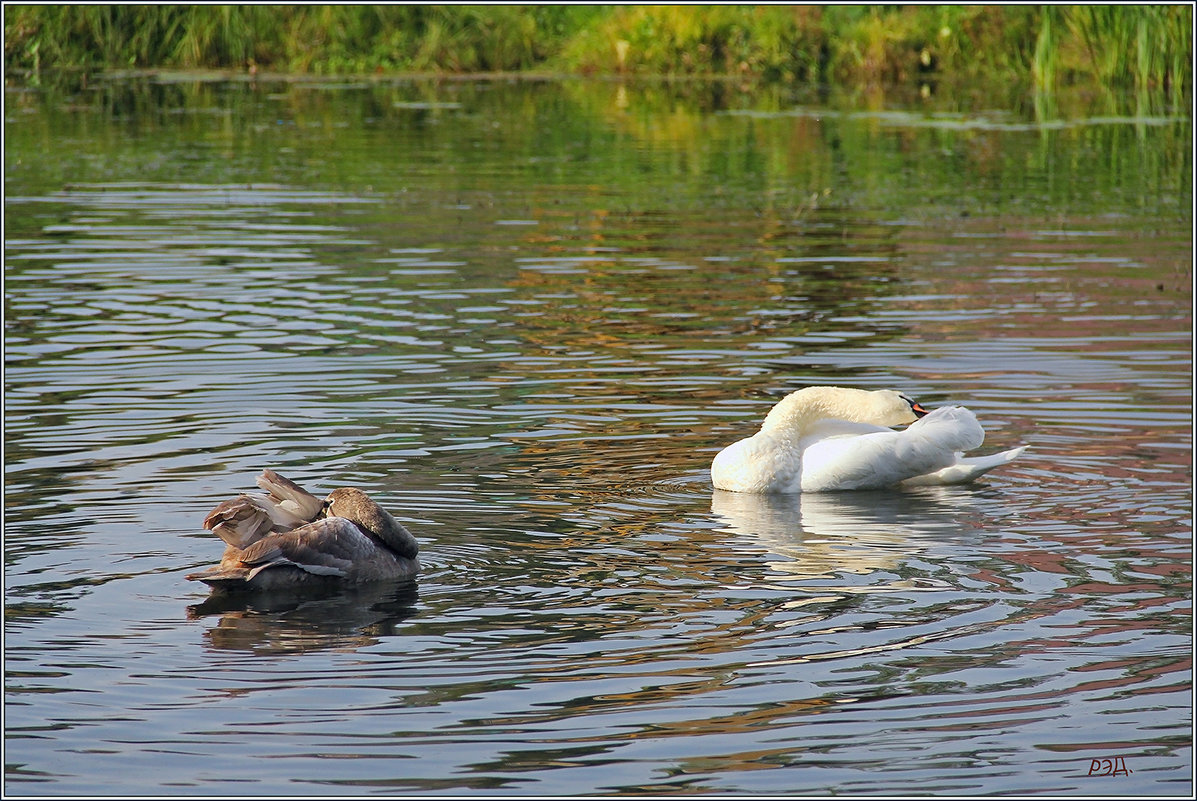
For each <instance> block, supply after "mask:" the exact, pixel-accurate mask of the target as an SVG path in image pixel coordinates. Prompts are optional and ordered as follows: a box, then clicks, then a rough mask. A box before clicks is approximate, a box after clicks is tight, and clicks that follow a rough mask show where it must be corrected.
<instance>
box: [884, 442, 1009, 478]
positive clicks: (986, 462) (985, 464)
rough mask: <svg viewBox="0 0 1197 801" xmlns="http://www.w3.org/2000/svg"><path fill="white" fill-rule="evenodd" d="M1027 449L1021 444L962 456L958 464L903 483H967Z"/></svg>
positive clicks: (1006, 462)
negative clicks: (979, 454) (997, 450)
mask: <svg viewBox="0 0 1197 801" xmlns="http://www.w3.org/2000/svg"><path fill="white" fill-rule="evenodd" d="M1026 449H1027V446H1026V445H1020V446H1019V447H1017V448H1011V449H1010V450H1008V451H1002V452H1001V453H993V454H990V455H989V456H961V457H959V459H958V461H957V462H956V464H954V465H951V466H950V467H945V468H944V469H942V470H937V471H935V472H934V473H924V474H923V475H921V476H915V477H914V478H908V479H906V480H905V481H903V482H902V485H903V486H907V487H925V486H941V485H944V484H967V483H968V482H970V481H975V480H976V479H977V478H979V477H980V476H982V475H984V474H985V473H988V472H989V471H990V470H992V469H993V468H995V467H1001V466H1002V465H1004V464H1008V463H1010V462H1012V461H1014V460H1015V459H1017V458H1018V457H1019V456H1021V455H1022V452H1023V451H1025V450H1026Z"/></svg>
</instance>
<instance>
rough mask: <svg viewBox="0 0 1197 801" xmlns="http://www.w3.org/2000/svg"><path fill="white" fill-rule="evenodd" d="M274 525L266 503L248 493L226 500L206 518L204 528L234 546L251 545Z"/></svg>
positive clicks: (245, 546)
mask: <svg viewBox="0 0 1197 801" xmlns="http://www.w3.org/2000/svg"><path fill="white" fill-rule="evenodd" d="M273 525H274V523H273V521H272V520H271V518H270V514H269V512H268V511H267V510H266V507H265V506H264V504H263V503H262V502H259V501H258V500H257V499H256V498H252V497H250V496H248V495H239V496H237V497H236V498H233V499H232V500H228V501H225V502H224V503H222V504H220V505H219V506H217V507H216V508H215V509H213V510H212V511H211V512H209V513H208V516H207V517H205V518H204V528H206V529H211V531H212V533H213V534H215V535H216V536H218V537H220V538H221V539H222V540H224V541H225V542H227V543H228V544H229V545H232V546H233V547H234V548H247V547H249V546H250V545H252V544H253V543H254V542H257V541H258V540H259V539H261V538H262V537H264V536H266V535H267V534H268V533H269V532H270V529H271V527H272V526H273Z"/></svg>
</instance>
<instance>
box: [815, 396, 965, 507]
mask: <svg viewBox="0 0 1197 801" xmlns="http://www.w3.org/2000/svg"><path fill="white" fill-rule="evenodd" d="M861 430H864V429H861ZM845 432H846V433H843V434H840V435H838V436H831V437H828V438H826V439H819V440H816V441H814V442H811V441H810V440H808V439H804V442H806V443H808V444H807V446H806V448H805V449H804V450H803V451H802V490H803V492H819V491H825V490H852V489H880V488H882V487H889V486H892V485H894V484H897V483H899V482H902V481H905V480H907V479H910V478H914V477H915V476H921V475H924V474H926V473H934V472H936V471H938V470H942V469H944V468H946V467H948V466H950V465H953V464H955V463H956V460H957V459H958V458H959V452H960V451H964V450H968V449H970V448H975V447H977V446H978V445H980V444H981V443H982V442H983V441H984V440H985V431H984V430H983V429H982V428H981V424H980V423H978V422H977V417H976V415H974V414H973V413H972V412H970V411H969V410H968V409H965V408H964V407H963V406H942V407H940V408H938V409H935V410H934V411H932V412H931V413H930V414H928V415H927V416H926V417H923V418H921V419H920V420H918V421H917V422H915V423H911V424H910V426H908V427H907V428H906V429H905V430H903V431H892V430H889V429H884V430H880V431H873V432H871V433H864V434H858V435H853V434H852V433H848V430H847V429H845Z"/></svg>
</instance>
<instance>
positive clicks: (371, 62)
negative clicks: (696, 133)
mask: <svg viewBox="0 0 1197 801" xmlns="http://www.w3.org/2000/svg"><path fill="white" fill-rule="evenodd" d="M4 14H5V19H4V29H5V60H6V64H7V69H8V72H9V76H8V77H9V78H13V77H18V78H20V77H23V76H32V77H34V78H36V76H38V75H39V74H41V73H43V72H45V71H50V70H78V71H100V70H111V69H128V68H139V69H212V68H218V69H239V70H254V69H264V70H271V71H278V72H290V73H316V74H347V73H356V74H361V73H379V72H382V73H392V72H410V71H420V72H429V71H431V72H479V71H518V70H530V69H537V70H549V71H557V72H566V73H580V74H611V73H624V74H652V75H671V76H672V75H736V76H740V77H742V78H745V79H752V80H786V81H801V82H807V83H832V82H858V83H859V82H877V83H891V82H906V81H914V80H928V79H940V78H943V79H962V80H1002V81H1015V82H1020V83H1025V85H1027V86H1028V88H1030V87H1031V86H1035V87H1037V88H1039V89H1041V90H1042V89H1047V90H1050V89H1051V88H1053V87H1054V86H1056V85H1059V84H1061V83H1074V82H1084V81H1091V82H1094V83H1097V84H1100V85H1104V86H1108V87H1126V88H1138V89H1152V90H1157V91H1162V92H1164V93H1165V94H1167V95H1168V96H1170V97H1172V98H1182V97H1185V96H1187V94H1188V93H1189V92H1190V91H1191V86H1190V84H1191V74H1190V62H1191V53H1192V9H1191V7H1190V6H1182V5H1172V6H1017V5H1016V6H577V5H550V6H423V5H416V6H406V5H405V6H366V5H361V6H359V5H350V6H253V5H249V6H196V5H189V6H174V5H161V6H152V5H137V6H70V5H66V6H61V5H59V6H53V5H44V6H7V7H6V8H5V12H4Z"/></svg>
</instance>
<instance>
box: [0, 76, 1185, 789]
mask: <svg viewBox="0 0 1197 801" xmlns="http://www.w3.org/2000/svg"><path fill="white" fill-rule="evenodd" d="M6 99H7V103H6V109H5V113H6V123H7V124H6V144H5V150H6V153H5V163H6V171H5V189H6V200H5V223H6V226H5V278H6V284H5V358H6V375H5V401H4V403H5V440H4V441H5V532H4V543H5V566H6V575H5V596H6V598H5V600H6V606H5V646H6V654H5V655H6V662H5V667H6V684H5V690H6V692H5V698H6V707H5V736H6V757H5V759H6V765H5V775H6V789H7V792H8V793H10V794H34V795H63V794H76V793H94V792H97V791H99V792H106V793H116V794H129V793H138V792H149V793H153V794H164V793H171V794H201V793H202V794H249V795H254V794H259V795H260V794H277V793H286V794H374V793H377V794H428V793H465V792H492V793H500V794H554V793H559V794H584V793H604V794H606V793H643V794H668V793H708V792H709V793H742V794H763V793H818V794H830V793H835V794H858V793H885V792H904V793H909V792H918V793H925V794H991V793H999V792H1002V793H1036V794H1045V795H1046V794H1075V795H1082V796H1091V795H1095V794H1097V795H1141V794H1156V795H1159V794H1169V795H1171V794H1175V795H1188V794H1189V793H1190V792H1191V791H1192V786H1191V782H1190V771H1191V764H1192V763H1191V759H1192V752H1191V749H1190V731H1191V724H1192V720H1191V714H1190V707H1191V703H1192V691H1191V675H1192V674H1191V662H1190V654H1191V645H1192V642H1191V638H1192V629H1191V617H1190V615H1191V608H1190V606H1191V604H1190V601H1191V594H1192V593H1191V591H1192V583H1191V560H1190V549H1191V515H1192V469H1191V466H1192V461H1191V459H1192V457H1191V446H1192V438H1191V423H1192V420H1191V415H1190V412H1191V403H1192V396H1191V386H1192V383H1191V382H1192V361H1191V347H1192V337H1191V333H1192V317H1191V305H1192V293H1191V280H1192V279H1191V270H1190V267H1191V261H1192V245H1191V228H1192V187H1191V183H1190V180H1189V177H1190V176H1191V174H1192V161H1191V152H1190V142H1191V123H1190V121H1189V119H1188V118H1187V116H1182V115H1176V114H1171V113H1160V114H1153V115H1144V114H1142V113H1137V114H1133V115H1126V114H1121V115H1120V114H1117V113H1110V112H1109V111H1108V110H1102V109H1095V108H1090V107H1084V108H1080V109H1079V110H1069V111H1059V112H1057V113H1056V114H1055V115H1054V116H1051V117H1050V118H1044V117H1043V113H1044V112H1043V111H1042V110H1040V111H1039V112H1038V115H1039V116H1037V112H1036V111H1035V110H1033V109H1030V110H1028V109H1017V108H1015V109H999V110H993V109H990V108H988V107H981V106H978V105H977V101H971V100H968V99H966V98H965V99H960V100H959V102H958V105H957V106H952V105H950V104H949V101H947V100H940V99H936V98H931V99H930V100H924V101H919V102H914V103H909V104H903V103H898V102H896V101H890V102H889V103H885V102H881V101H878V100H876V98H863V99H853V98H842V99H839V100H836V99H834V98H832V99H828V98H823V99H820V100H811V99H804V98H798V97H790V96H784V95H777V94H766V95H752V94H740V93H738V92H737V91H736V90H734V89H732V88H731V87H726V86H716V87H697V86H683V87H669V86H661V85H653V86H640V87H638V86H621V85H617V84H607V83H574V82H528V83H502V82H479V83H469V82H460V83H445V84H435V83H420V82H410V83H409V82H400V83H368V84H353V83H344V84H302V83H297V84H277V85H276V84H262V85H249V84H220V83H193V82H191V81H188V80H182V81H176V82H129V83H111V84H99V85H96V86H93V87H91V88H88V89H84V90H80V91H79V92H76V93H73V94H70V95H61V94H54V93H52V92H40V93H33V92H21V91H15V90H11V89H10V90H9V92H8V93H7V98H6ZM826 383H835V384H850V385H855V386H861V387H866V388H881V387H896V388H900V389H903V390H905V391H906V392H908V393H910V394H911V395H913V396H915V397H917V398H919V399H920V400H921V401H922V402H923V403H925V404H927V405H929V406H934V405H937V404H940V403H944V402H949V401H951V402H959V403H964V404H966V405H968V406H969V407H970V408H972V409H973V410H974V411H976V412H977V413H978V415H979V416H980V418H981V420H982V422H983V424H984V425H985V428H986V431H987V442H986V446H985V448H986V449H989V450H997V449H1000V448H1006V447H1013V446H1014V445H1018V444H1022V443H1029V444H1030V445H1031V449H1030V450H1029V451H1028V453H1027V454H1026V455H1025V456H1024V457H1023V458H1022V459H1020V460H1019V461H1017V462H1015V463H1014V464H1013V465H1010V466H1008V467H1006V468H1003V469H1000V470H998V471H995V472H993V473H990V474H989V475H987V476H986V477H985V479H984V480H983V481H982V482H979V483H977V484H974V485H971V486H964V487H952V488H940V489H924V490H918V491H907V492H896V491H895V492H867V493H843V494H828V495H807V496H802V497H793V498H784V497H779V498H770V497H751V496H742V495H736V494H731V493H724V492H720V491H715V490H713V489H712V487H711V483H710V479H709V476H708V473H707V468H708V466H709V463H710V460H711V458H712V457H713V455H714V454H715V453H716V452H717V451H718V449H719V448H720V447H722V446H723V445H725V444H727V443H729V442H731V441H733V440H735V439H738V438H740V437H743V436H747V435H748V434H749V433H751V432H752V431H754V430H755V427H756V426H757V425H758V424H759V421H760V419H761V417H762V416H763V415H764V413H765V412H766V411H767V410H768V408H769V407H770V406H771V405H772V403H774V402H775V401H776V400H778V399H779V398H780V397H781V396H782V395H784V394H785V393H786V392H788V391H791V390H793V389H797V388H799V387H802V386H806V385H810V384H826ZM264 467H273V468H276V469H277V470H279V471H280V472H282V473H283V474H285V475H287V476H289V477H291V478H293V479H294V480H296V481H297V482H299V483H300V484H303V485H305V486H306V487H308V488H309V489H311V490H313V491H314V492H317V493H320V494H323V493H325V492H327V491H329V490H330V489H332V488H334V487H337V486H344V485H356V486H361V487H363V488H366V489H367V490H369V491H370V492H371V493H373V494H375V495H376V496H377V497H379V498H380V499H381V500H382V501H383V502H384V505H386V506H387V507H389V508H390V509H392V510H394V511H395V512H396V513H397V515H398V516H399V517H400V519H402V520H403V521H404V522H405V523H406V524H407V525H408V526H409V527H410V528H411V529H412V530H413V532H415V533H416V534H417V536H418V538H419V539H420V543H421V549H422V559H423V564H424V568H423V570H422V572H421V574H420V575H419V578H418V580H417V581H416V582H415V583H414V584H413V585H407V586H402V587H384V588H378V587H368V588H364V589H360V590H357V591H353V592H346V593H343V594H337V595H334V596H331V597H307V598H293V597H271V598H256V599H251V600H243V601H239V602H228V601H221V600H219V599H215V598H208V596H207V594H206V592H205V588H204V587H203V586H202V585H198V584H196V583H194V582H188V581H186V580H185V579H184V578H183V576H184V574H186V573H187V572H190V571H192V570H195V569H197V568H201V567H204V566H206V565H209V564H211V563H213V562H215V561H216V560H217V559H218V558H219V554H220V552H221V549H222V544H221V543H219V541H217V540H216V539H215V538H214V537H213V536H211V534H209V533H208V532H206V531H204V530H203V529H201V527H200V525H199V523H200V521H201V520H202V518H203V516H204V514H205V513H206V512H207V511H208V510H209V509H210V508H211V507H212V506H213V505H215V504H216V503H217V502H219V501H221V500H223V499H225V498H227V497H231V496H232V495H234V494H236V493H238V492H241V491H244V490H249V489H251V488H252V487H253V480H254V476H255V475H256V474H257V473H258V472H259V471H260V470H261V469H262V468H264ZM1099 760H1111V761H1112V764H1115V765H1118V766H1120V767H1121V768H1123V769H1122V770H1120V771H1118V773H1117V775H1108V776H1102V775H1096V774H1100V773H1101V772H1102V769H1101V768H1098V769H1097V770H1096V772H1095V771H1094V768H1093V766H1094V765H1095V764H1099V765H1100V762H1096V761H1099ZM1091 773H1095V775H1090V774H1091Z"/></svg>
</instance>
